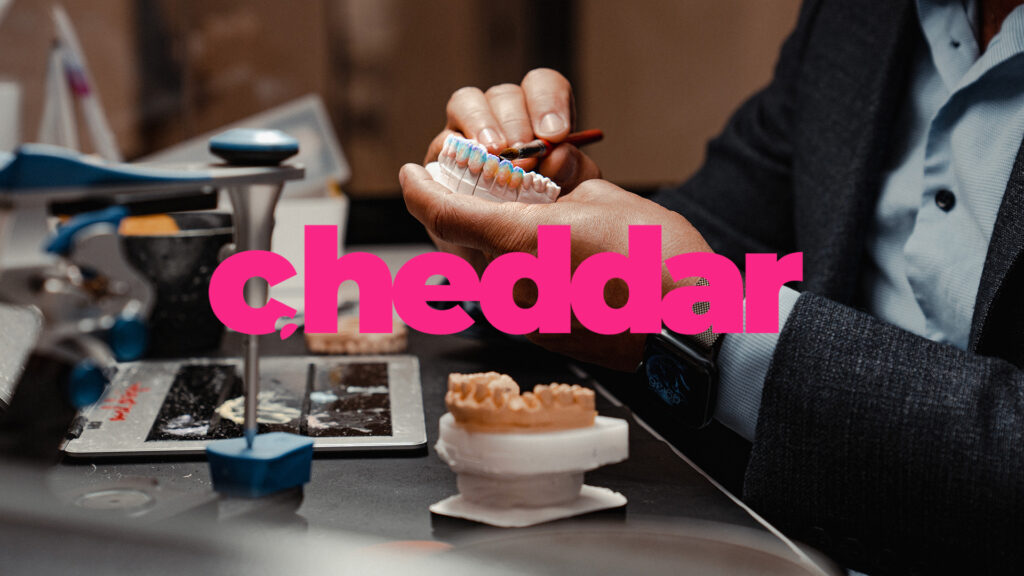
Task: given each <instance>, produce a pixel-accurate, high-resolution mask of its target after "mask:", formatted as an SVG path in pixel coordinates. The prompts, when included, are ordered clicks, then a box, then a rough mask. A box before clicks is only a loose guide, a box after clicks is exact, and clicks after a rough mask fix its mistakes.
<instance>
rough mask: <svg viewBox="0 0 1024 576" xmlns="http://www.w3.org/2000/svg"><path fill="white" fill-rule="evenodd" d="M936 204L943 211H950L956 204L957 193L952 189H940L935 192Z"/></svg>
mask: <svg viewBox="0 0 1024 576" xmlns="http://www.w3.org/2000/svg"><path fill="white" fill-rule="evenodd" d="M935 205H936V206H938V207H939V209H940V210H942V211H943V212H949V211H950V210H952V209H953V206H955V205H956V195H955V194H953V192H952V191H950V190H946V189H942V190H939V191H938V192H936V193H935Z"/></svg>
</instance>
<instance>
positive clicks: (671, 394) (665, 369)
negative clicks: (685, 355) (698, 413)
mask: <svg viewBox="0 0 1024 576" xmlns="http://www.w3.org/2000/svg"><path fill="white" fill-rule="evenodd" d="M646 366H647V381H648V382H649V385H650V387H651V390H653V391H654V392H655V393H656V394H657V395H658V396H660V397H661V399H662V400H664V401H665V403H666V404H668V405H669V406H685V405H686V404H687V399H688V398H689V395H690V392H691V391H690V386H689V385H688V384H687V383H686V378H684V377H683V371H684V367H683V366H682V365H681V364H680V363H679V362H677V361H676V360H675V358H672V357H671V356H669V355H667V354H652V355H651V356H650V357H649V358H647V362H646Z"/></svg>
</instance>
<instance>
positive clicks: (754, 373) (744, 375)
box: [715, 286, 800, 442]
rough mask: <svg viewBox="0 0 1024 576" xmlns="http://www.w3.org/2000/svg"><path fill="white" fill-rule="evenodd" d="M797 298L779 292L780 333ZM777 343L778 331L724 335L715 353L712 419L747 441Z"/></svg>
mask: <svg viewBox="0 0 1024 576" xmlns="http://www.w3.org/2000/svg"><path fill="white" fill-rule="evenodd" d="M799 297H800V293H799V292H797V291H796V290H793V289H792V288H789V287H787V286H783V287H782V289H781V290H779V331H780V332H781V331H782V327H783V326H785V325H786V320H787V319H788V318H789V313H790V312H792V311H793V306H795V305H796V301H797V298H799ZM744 316H745V314H744ZM778 342H779V334H778V332H776V333H774V334H748V333H746V332H744V333H737V334H727V335H726V336H725V340H723V341H722V349H721V350H720V351H719V352H718V400H717V401H716V404H715V419H716V420H718V421H719V422H721V423H722V424H724V425H725V426H727V427H728V428H730V429H731V430H732V431H733V432H736V433H737V434H739V435H740V436H743V437H744V438H746V439H747V440H749V441H751V442H753V441H754V430H755V429H756V428H757V414H758V412H759V411H760V410H761V392H762V391H763V390H764V379H765V376H767V375H768V366H769V365H770V364H771V361H772V356H773V355H774V354H775V345H776V344H778Z"/></svg>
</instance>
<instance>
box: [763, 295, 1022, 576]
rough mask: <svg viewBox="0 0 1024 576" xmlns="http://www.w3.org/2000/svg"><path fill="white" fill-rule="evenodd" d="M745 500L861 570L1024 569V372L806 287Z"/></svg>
mask: <svg viewBox="0 0 1024 576" xmlns="http://www.w3.org/2000/svg"><path fill="white" fill-rule="evenodd" d="M744 496H745V498H747V499H748V500H749V501H750V502H751V503H752V504H753V505H754V506H755V509H757V510H759V511H761V512H762V513H763V514H765V516H766V517H768V518H770V519H772V521H773V522H775V523H776V524H778V525H779V526H780V527H781V528H783V529H784V530H788V531H789V532H790V533H791V534H793V535H795V536H796V537H798V538H805V539H808V540H818V542H816V543H817V544H818V545H819V546H823V547H827V548H829V549H830V550H831V551H832V552H833V553H836V554H838V555H840V556H845V558H844V559H845V560H847V561H849V562H851V564H853V565H854V566H856V565H858V564H860V565H864V564H865V563H870V561H871V560H879V559H880V556H885V555H890V556H892V557H894V558H904V559H910V563H911V564H913V563H914V562H922V563H924V564H925V565H930V566H933V567H934V568H935V569H939V570H942V571H945V570H948V569H951V568H952V567H954V566H963V565H964V564H965V563H967V562H971V563H972V564H973V565H972V566H971V567H970V568H971V571H972V572H975V573H980V572H989V571H991V570H996V569H998V570H1006V569H1007V568H1008V567H1009V566H1017V568H1019V566H1020V564H1021V562H1022V561H1024V557H1022V555H1024V549H1022V547H1021V546H1020V539H1021V536H1022V535H1024V372H1022V371H1021V370H1020V369H1019V368H1017V367H1015V366H1013V365H1012V364H1010V363H1009V362H1006V361H1004V360H1000V359H998V358H991V357H985V356H980V355H978V354H973V353H970V352H967V351H964V350H960V349H958V348H955V347H953V346H949V345H943V344H938V343H936V342H933V341H931V340H928V339H925V338H922V337H920V336H916V335H914V334H911V333H909V332H907V331H905V330H901V329H899V328H896V327H895V326H892V325H890V324H887V323H885V322H882V321H880V320H878V319H877V318H874V317H872V316H869V315H867V314H864V313H862V312H859V311H856V310H854V309H852V308H849V307H847V306H843V305H841V304H837V303H835V302H833V301H830V300H828V299H825V298H822V297H819V296H816V295H813V294H804V295H803V296H801V298H800V299H799V300H798V301H797V304H796V306H795V308H794V309H793V313H792V314H791V316H790V318H789V320H788V322H787V323H786V326H785V328H784V329H783V332H782V334H781V336H780V338H779V344H778V347H777V349H776V352H775V356H774V359H773V361H772V366H771V368H770V370H769V372H768V376H767V379H766V382H765V387H764V394H763V398H762V402H761V413H760V419H759V422H758V425H757V440H756V441H755V443H754V447H753V453H752V456H751V461H750V466H749V469H748V472H747V477H746V485H745V490H744Z"/></svg>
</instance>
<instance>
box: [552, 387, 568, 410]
mask: <svg viewBox="0 0 1024 576" xmlns="http://www.w3.org/2000/svg"><path fill="white" fill-rule="evenodd" d="M554 388H555V390H554V395H555V402H556V403H558V404H561V405H563V406H568V405H569V404H572V391H571V390H570V389H569V386H567V385H565V384H556V385H555V387H554Z"/></svg>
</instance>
